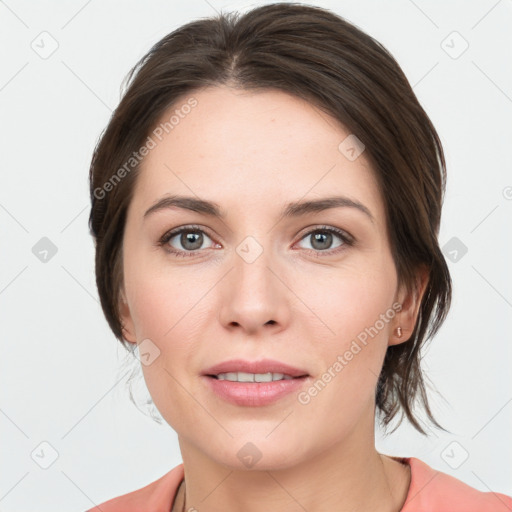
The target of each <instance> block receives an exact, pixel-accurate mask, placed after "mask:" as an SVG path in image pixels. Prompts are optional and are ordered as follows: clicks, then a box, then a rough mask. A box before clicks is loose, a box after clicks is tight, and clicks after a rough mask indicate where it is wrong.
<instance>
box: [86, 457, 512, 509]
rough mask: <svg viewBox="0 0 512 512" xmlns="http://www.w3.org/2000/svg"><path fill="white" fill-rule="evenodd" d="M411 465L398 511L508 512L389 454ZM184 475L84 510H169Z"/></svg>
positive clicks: (179, 471)
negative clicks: (408, 482)
mask: <svg viewBox="0 0 512 512" xmlns="http://www.w3.org/2000/svg"><path fill="white" fill-rule="evenodd" d="M392 458H393V459H395V460H398V461H400V462H402V463H404V464H409V465H410V467H411V485H410V486H409V491H408V493H407V499H406V500H405V504H404V506H403V507H402V510H401V511H400V512H510V511H512V497H510V496H506V495H505V494H500V493H496V492H483V491H479V490H477V489H475V488H473V487H470V486H469V485H467V484H465V483H464V482H462V481H461V480H458V479H457V478H455V477H453V476H451V475H448V474H446V473H443V472H441V471H436V470H435V469H432V468H431V467H430V466H428V465H427V464H425V463H424V462H423V461H421V460H420V459H416V458H414V457H407V458H406V457H392ZM183 477H184V468H183V464H180V465H178V466H176V467H175V468H174V469H172V470H171V471H169V472H168V473H166V474H165V475H163V476H162V477H160V478H159V479H158V480H155V481H154V482H152V483H150V484H149V485H146V486H145V487H142V488H141V489H138V490H136V491H132V492H130V493H128V494H123V495H122V496H118V497H117V498H113V499H111V500H108V501H106V502H105V503H101V504H100V505H98V506H96V507H94V508H91V509H89V510H87V512H170V510H171V508H172V504H173V502H174V498H175V496H176V491H177V489H178V486H179V484H180V483H181V481H182V480H183Z"/></svg>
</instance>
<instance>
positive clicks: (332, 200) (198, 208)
mask: <svg viewBox="0 0 512 512" xmlns="http://www.w3.org/2000/svg"><path fill="white" fill-rule="evenodd" d="M169 208H181V209H184V210H190V211H193V212H197V213H202V214H204V215H208V216H211V217H217V218H219V219H225V218H226V214H225V213H224V212H223V211H222V209H221V208H220V206H219V205H218V204H217V203H215V202H213V201H207V200H205V199H199V198H197V197H192V196H177V195H173V196H165V197H162V198H161V199H159V200H158V201H156V202H155V203H154V204H153V205H152V206H151V207H150V208H148V210H147V211H146V213H144V217H143V218H144V219H146V218H147V217H148V216H149V215H151V214H153V213H155V212H158V211H161V210H165V209H169ZM331 208H355V209H357V210H359V211H360V212H362V213H364V214H365V215H366V216H367V217H368V218H369V219H370V220H371V221H372V222H373V223H374V222H375V219H374V217H373V215H372V214H371V212H370V210H369V209H368V208H367V207H366V206H365V205H364V204H362V203H360V202H359V201H356V200H354V199H350V198H348V197H344V196H331V197H324V198H321V199H314V200H310V201H295V202H292V203H288V204H287V205H286V206H285V207H284V209H283V212H282V216H283V217H284V218H292V217H300V216H302V215H307V214H308V213H317V212H322V211H324V210H329V209H331Z"/></svg>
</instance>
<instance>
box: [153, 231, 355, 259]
mask: <svg viewBox="0 0 512 512" xmlns="http://www.w3.org/2000/svg"><path fill="white" fill-rule="evenodd" d="M184 232H187V233H203V234H204V235H206V236H208V238H211V237H210V236H209V235H208V233H206V231H204V230H203V229H201V228H200V227H199V226H194V225H190V226H183V227H181V228H177V229H174V230H171V231H168V232H167V233H165V234H164V235H163V236H162V237H161V238H160V240H159V241H158V245H159V246H161V247H164V246H166V247H164V249H165V250H166V251H167V252H168V253H170V254H173V255H174V256H175V257H184V258H186V257H194V256H195V253H198V252H200V249H198V250H195V251H181V250H176V249H173V248H171V247H170V246H168V245H167V243H168V242H169V240H171V239H172V238H174V237H175V236H176V235H180V234H181V233H184ZM314 233H331V234H334V235H337V236H338V237H339V238H340V239H341V240H342V241H343V244H342V245H340V246H339V247H336V248H334V249H327V250H325V251H320V250H315V249H305V250H306V251H308V252H313V253H314V254H315V255H316V256H318V257H322V256H332V255H334V254H337V253H338V252H340V251H343V250H345V249H346V248H347V247H351V246H353V245H354V243H355V239H354V238H353V237H352V236H351V235H349V234H348V233H346V232H345V231H342V230H341V229H338V228H334V227H332V226H319V227H316V228H314V229H312V230H310V231H308V232H307V233H305V234H304V235H303V236H302V237H301V238H300V240H303V239H304V238H307V237H308V236H310V235H312V234H314Z"/></svg>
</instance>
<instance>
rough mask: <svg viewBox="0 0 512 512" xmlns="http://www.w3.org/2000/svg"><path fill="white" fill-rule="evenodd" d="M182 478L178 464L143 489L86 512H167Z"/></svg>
mask: <svg viewBox="0 0 512 512" xmlns="http://www.w3.org/2000/svg"><path fill="white" fill-rule="evenodd" d="M183 476H184V469H183V464H180V465H178V466H176V467H175V468H173V469H171V471H169V472H168V473H166V474H165V475H163V476H161V477H160V478H159V479H158V480H155V481H154V482H151V483H150V484H148V485H146V486H145V487H142V488H140V489H137V490H135V491H132V492H129V493H127V494H123V495H122V496H118V497H116V498H112V499H110V500H108V501H105V502H104V503H101V504H99V505H96V506H95V507H94V508H91V509H89V510H87V512H146V511H147V512H169V510H171V505H172V503H173V501H174V498H175V496H176V491H177V489H178V486H179V484H180V482H181V481H182V480H183Z"/></svg>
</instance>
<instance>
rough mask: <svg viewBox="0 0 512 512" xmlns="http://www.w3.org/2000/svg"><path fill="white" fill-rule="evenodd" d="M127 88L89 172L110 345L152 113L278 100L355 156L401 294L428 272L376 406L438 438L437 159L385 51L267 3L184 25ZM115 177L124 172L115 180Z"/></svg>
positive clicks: (442, 265) (328, 19)
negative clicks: (300, 104) (298, 101)
mask: <svg viewBox="0 0 512 512" xmlns="http://www.w3.org/2000/svg"><path fill="white" fill-rule="evenodd" d="M126 84H128V85H129V86H128V87H127V89H126V90H125V92H124V94H123V97H122V99H121V101H120V103H119V105H118V107H117V109H116V110H115V111H114V113H113V114H112V117H111V119H110V122H109V124H108V126H107V128H106V129H105V131H104V132H103V133H102V135H101V137H100V140H99V141H98V144H97V146H96V148H95V151H94V155H93V158H92V162H91V167H90V194H91V203H92V207H91V212H90V217H89V226H90V231H91V234H92V236H93V237H94V239H95V247H96V261H95V267H96V283H97V287H98V292H99V296H100V299H101V305H102V308H103V311H104V314H105V317H106V319H107V321H108V323H109V325H110V328H111V329H112V331H113V333H114V335H115V336H116V338H118V340H120V341H121V343H123V345H124V346H125V347H126V348H128V342H126V340H124V338H123V335H122V325H121V322H120V318H119V310H118V305H119V300H120V290H121V286H122V279H123V269H122V253H121V249H122V239H123V233H124V227H125V221H126V212H127V208H128V205H129V203H130V201H131V197H132V194H133V189H134V184H135V180H136V176H137V171H138V168H139V167H138V165H134V166H133V170H131V171H130V170H129V169H128V170H127V169H126V162H127V161H129V160H130V158H131V157H132V155H133V154H134V151H136V150H138V149H139V148H140V147H141V145H142V144H143V142H144V141H145V140H146V138H147V137H148V135H149V134H150V132H151V130H152V129H153V128H154V126H155V124H156V123H157V122H158V120H159V119H160V118H161V116H162V115H163V113H164V112H166V110H167V109H168V108H169V107H170V106H171V105H173V104H175V103H176V102H177V101H178V99H180V98H183V97H185V96H186V95H190V94H192V93H193V91H194V90H196V91H197V90H198V89H200V88H201V89H202V88H204V87H208V86H212V85H229V86H231V87H237V88H240V89H245V90H264V89H269V88H273V89H279V90H282V91H285V92H287V93H289V94H292V95H295V96H297V97H300V98H303V99H305V100H307V101H309V102H310V103H312V104H314V105H315V106H317V107H318V108H320V109H322V110H323V111H324V112H326V113H328V114H329V115H331V116H333V117H334V118H336V119H337V120H339V121H340V122H341V123H342V124H343V125H344V126H345V127H346V128H347V129H349V130H350V132H351V133H353V134H355V135H356V136H357V137H358V138H359V139H360V141H361V142H362V143H363V144H364V145H365V147H366V149H365V155H366V157H367V158H369V160H370V162H371V164H372V167H373V169H374V172H375V175H376V179H377V180H378V183H379V186H380V190H381V193H382V197H383V200H384V203H385V209H386V222H387V227H388V232H389V234H390V245H391V251H392V255H393V259H394V262H395V265H396V269H397V275H398V279H399V283H401V284H405V285H406V286H407V287H408V289H409V290H412V289H413V287H414V285H415V273H416V271H417V270H418V269H419V268H420V267H421V266H426V267H427V268H428V271H429V281H428V285H427V288H426V291H425V293H424V296H423V299H422V303H421V306H420V310H419V314H418V318H417V322H416V325H415V328H414V331H413V333H412V335H411V337H410V339H409V340H408V341H407V342H405V343H400V344H398V345H392V346H389V347H388V349H387V352H386V356H385V360H384V364H383V368H382V371H381V374H380V376H379V380H378V385H377V388H376V395H375V401H376V407H377V409H378V411H379V412H380V413H381V414H382V416H383V418H382V423H383V424H384V426H387V425H388V424H389V422H390V421H391V419H392V418H393V417H394V416H395V415H396V413H397V412H398V411H399V410H400V408H402V415H401V418H400V422H399V424H400V423H401V421H402V419H403V414H404V413H405V415H406V416H407V418H408V419H409V421H410V422H411V423H412V424H413V425H414V427H415V428H416V429H417V430H418V431H420V432H421V433H423V434H425V431H424V430H423V429H422V427H421V426H420V424H419V423H418V421H417V419H416V418H415V417H414V415H413V408H414V402H415V400H416V399H419V401H420V402H421V403H422V405H423V406H424V408H425V410H426V412H427V415H428V418H429V420H430V421H432V422H433V423H434V424H435V425H436V426H438V427H439V428H442V427H441V426H440V425H439V424H438V423H437V421H436V420H435V419H434V417H433V415H432V412H431V411H430V407H429V404H428V400H427V396H426V392H425V385H424V377H425V376H424V375H423V374H422V372H421V369H420V361H421V353H420V349H421V348H422V346H423V345H424V343H425V342H426V341H427V340H428V339H430V338H431V337H432V336H433V335H434V334H435V333H436V332H437V331H438V329H439V327H440V326H441V324H442V323H443V321H444V319H445V317H446V314H447V312H448V309H449V307H450V302H451V279H450V274H449V271H448V267H447V265H446V261H445V259H444V257H443V254H442V252H441V250H440V248H439V245H438V241H437V235H438V232H439V224H440V216H441V207H442V202H443V196H444V192H445V180H446V169H445V159H444V154H443V149H442V145H441V142H440V140H439V137H438V135H437V133H436V131H435V128H434V126H433V125H432V123H431V121H430V119H429V118H428V116H427V114H426V113H425V111H424V110H423V108H422V107H421V106H420V104H419V102H418V100H417V98H416V96H415V94H414V92H413V90H412V88H411V86H410V84H409V82H408V81H407V78H406V77H405V75H404V73H403V72H402V70H401V68H400V67H399V65H398V64H397V62H396V61H395V60H394V58H393V57H392V56H391V55H390V54H389V53H388V51H387V50H386V49H385V48H384V47H383V46H382V45H381V44H380V43H379V42H377V41H376V40H375V39H373V38H372V37H370V36H369V35H367V34H365V33H364V32H362V31H361V30H360V29H358V28H357V27H355V26H354V25H353V24H351V23H349V22H347V21H345V20H344V19H343V18H341V17H340V16H338V15H336V14H334V13H332V12H330V11H328V10H325V9H322V8H320V7H315V6H310V5H305V4H299V3H275V4H271V5H265V6H262V7H258V8H255V9H253V10H251V11H249V12H247V13H246V14H243V15H241V14H239V13H236V12H235V13H223V14H220V15H218V16H216V17H213V18H206V19H200V20H197V21H193V22H190V23H188V24H186V25H183V26H182V27H180V28H178V29H177V30H175V31H174V32H172V33H170V34H169V35H167V36H165V37H164V38H163V39H161V40H160V41H159V42H158V43H156V44H155V45H154V46H153V47H152V48H151V49H150V51H149V52H148V53H147V54H146V55H145V56H144V57H143V58H142V59H141V60H140V61H139V62H138V63H137V64H136V65H135V66H134V68H133V69H132V70H131V71H130V73H129V74H128V76H127V77H126ZM123 165H124V169H125V172H122V173H120V172H118V174H117V175H115V171H116V170H118V169H119V171H120V170H121V167H122V166H123ZM128 171H130V172H128ZM121 175H122V176H121ZM113 178H116V180H115V181H114V180H113ZM125 343H126V344H125ZM397 426H398V425H397ZM443 430H444V429H443Z"/></svg>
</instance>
